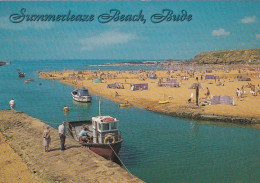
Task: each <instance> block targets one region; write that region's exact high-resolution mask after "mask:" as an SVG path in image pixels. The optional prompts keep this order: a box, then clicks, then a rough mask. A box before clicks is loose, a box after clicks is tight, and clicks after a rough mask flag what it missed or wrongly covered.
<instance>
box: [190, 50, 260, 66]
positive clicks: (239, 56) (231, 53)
mask: <svg viewBox="0 0 260 183" xmlns="http://www.w3.org/2000/svg"><path fill="white" fill-rule="evenodd" d="M192 62H194V63H197V64H244V63H245V64H260V49H259V48H258V49H244V50H221V51H212V52H203V53H200V54H199V55H197V56H195V57H194V59H193V60H192Z"/></svg>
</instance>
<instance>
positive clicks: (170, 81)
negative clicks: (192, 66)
mask: <svg viewBox="0 0 260 183" xmlns="http://www.w3.org/2000/svg"><path fill="white" fill-rule="evenodd" d="M158 86H164V87H167V86H169V87H179V86H180V84H179V83H178V82H177V80H176V79H169V78H167V79H166V82H162V81H159V82H158Z"/></svg>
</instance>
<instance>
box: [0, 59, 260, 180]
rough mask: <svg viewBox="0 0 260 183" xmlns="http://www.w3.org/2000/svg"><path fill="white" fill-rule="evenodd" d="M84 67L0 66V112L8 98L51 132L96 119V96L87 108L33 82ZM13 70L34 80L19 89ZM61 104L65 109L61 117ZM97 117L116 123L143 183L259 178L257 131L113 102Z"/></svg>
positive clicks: (61, 89) (52, 85)
mask: <svg viewBox="0 0 260 183" xmlns="http://www.w3.org/2000/svg"><path fill="white" fill-rule="evenodd" d="M93 62H94V61H93ZM88 64H93V63H91V62H90V61H75V64H71V61H63V62H61V61H59V62H49V61H46V62H13V63H12V65H7V66H4V67H0V78H1V80H0V93H1V95H0V108H1V109H7V108H9V106H8V102H9V100H10V98H15V100H16V103H17V110H21V111H24V112H26V113H28V114H29V115H31V116H33V117H36V118H39V119H41V120H43V121H45V122H46V123H48V124H49V125H51V126H53V127H55V128H57V127H58V125H59V124H60V122H62V121H64V120H69V121H76V120H83V119H91V117H93V116H97V115H98V99H99V97H98V96H93V95H92V103H78V102H75V101H73V100H72V97H71V94H70V92H71V91H72V90H73V89H74V88H73V87H72V86H68V85H65V84H62V83H59V82H57V81H55V80H44V79H39V78H38V75H37V71H38V70H49V71H51V70H63V69H64V68H69V69H78V70H82V68H83V67H86V66H87V65H88ZM18 68H20V69H21V70H22V71H23V72H25V73H26V74H27V75H26V78H33V79H35V81H34V82H30V83H28V84H25V83H24V79H20V78H18V76H17V69H18ZM2 78H4V79H2ZM26 78H25V79H26ZM39 83H42V84H41V85H40V84H39ZM64 105H67V106H69V107H70V111H69V112H68V113H67V114H66V115H64V111H63V107H64ZM101 113H102V115H110V116H113V117H116V118H117V119H119V120H120V122H119V128H120V130H121V131H122V134H123V138H124V141H123V143H122V148H121V151H120V157H121V159H122V161H123V162H124V163H125V164H126V166H127V168H128V169H129V170H130V171H131V172H132V173H133V174H134V175H136V176H138V177H140V178H141V179H143V180H144V181H146V182H166V183H167V182H257V180H259V179H260V172H259V171H260V170H259V162H260V157H259V154H260V131H259V130H258V129H253V128H241V127H240V125H234V124H226V123H219V122H218V123H212V122H195V121H189V120H184V119H180V118H173V117H170V116H165V115H161V114H157V113H154V112H151V111H146V110H143V109H140V108H137V107H131V108H119V107H118V104H116V103H115V102H113V101H110V100H106V99H103V98H102V110H101Z"/></svg>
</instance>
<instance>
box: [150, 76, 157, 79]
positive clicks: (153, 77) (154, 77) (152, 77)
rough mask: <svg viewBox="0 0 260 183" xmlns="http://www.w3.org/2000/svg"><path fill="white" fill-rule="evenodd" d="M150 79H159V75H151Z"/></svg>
mask: <svg viewBox="0 0 260 183" xmlns="http://www.w3.org/2000/svg"><path fill="white" fill-rule="evenodd" d="M149 79H157V76H149Z"/></svg>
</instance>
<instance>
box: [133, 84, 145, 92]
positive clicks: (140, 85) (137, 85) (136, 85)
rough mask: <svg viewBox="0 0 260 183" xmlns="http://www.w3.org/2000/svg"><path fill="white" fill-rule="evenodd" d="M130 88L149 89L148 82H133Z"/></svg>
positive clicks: (134, 89)
mask: <svg viewBox="0 0 260 183" xmlns="http://www.w3.org/2000/svg"><path fill="white" fill-rule="evenodd" d="M130 89H131V90H132V91H136V90H148V83H141V84H131V85H130Z"/></svg>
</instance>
